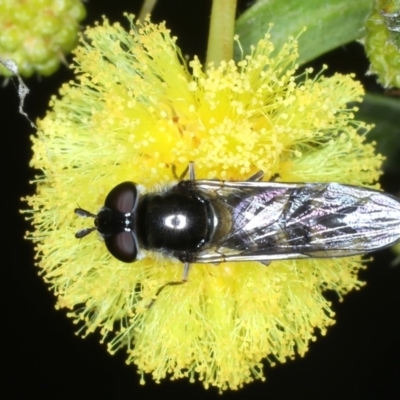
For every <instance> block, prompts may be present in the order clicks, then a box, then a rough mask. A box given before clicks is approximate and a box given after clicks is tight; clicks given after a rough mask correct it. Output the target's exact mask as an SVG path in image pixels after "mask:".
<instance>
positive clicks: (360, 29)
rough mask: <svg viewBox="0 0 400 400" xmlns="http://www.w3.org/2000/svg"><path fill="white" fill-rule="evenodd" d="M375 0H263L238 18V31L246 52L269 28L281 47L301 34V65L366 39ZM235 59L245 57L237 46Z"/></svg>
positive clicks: (277, 45) (277, 44)
mask: <svg viewBox="0 0 400 400" xmlns="http://www.w3.org/2000/svg"><path fill="white" fill-rule="evenodd" d="M372 5H373V0H259V1H258V2H256V3H255V4H254V5H253V6H252V7H250V8H249V9H248V10H247V11H246V12H245V13H244V14H242V15H241V16H240V17H239V19H238V20H237V21H236V33H237V34H238V35H239V37H240V43H241V45H242V47H243V50H244V52H245V54H248V53H249V51H250V46H251V45H255V44H256V43H257V42H258V41H259V40H260V39H261V38H263V37H264V35H265V33H266V32H267V31H268V29H269V24H270V23H273V28H272V30H271V34H272V40H273V42H274V44H275V47H276V48H277V49H279V48H281V47H282V45H283V44H284V43H285V42H286V41H287V38H288V36H295V37H296V36H298V34H299V33H300V32H301V31H302V29H303V28H304V27H307V30H306V32H304V33H303V34H302V35H301V36H300V39H299V46H300V59H299V64H304V63H306V62H308V61H310V60H313V59H314V58H316V57H318V56H320V55H321V54H324V53H326V52H328V51H330V50H332V49H334V48H336V47H338V46H342V45H344V44H346V43H349V42H352V41H353V40H356V39H359V38H362V37H363V36H364V34H365V31H364V23H365V20H366V19H367V17H368V15H369V14H370V12H371V10H372ZM236 50H237V51H236V54H235V58H236V59H237V60H238V59H240V58H241V54H240V53H239V50H238V49H236Z"/></svg>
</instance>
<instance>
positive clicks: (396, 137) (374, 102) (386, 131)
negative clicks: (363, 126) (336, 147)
mask: <svg viewBox="0 0 400 400" xmlns="http://www.w3.org/2000/svg"><path fill="white" fill-rule="evenodd" d="M356 119H359V120H362V121H365V122H368V123H373V124H375V128H374V129H373V130H372V131H371V132H370V133H369V135H368V139H370V140H374V141H376V142H377V146H376V148H377V151H378V152H379V153H381V154H383V155H384V156H385V157H386V161H385V163H384V165H383V168H384V170H385V172H398V171H399V169H400V99H398V98H395V97H389V96H383V95H378V94H367V95H366V96H365V98H364V101H363V103H362V104H361V105H360V106H359V111H358V112H357V115H356Z"/></svg>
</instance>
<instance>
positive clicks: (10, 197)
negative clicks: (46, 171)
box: [0, 0, 400, 399]
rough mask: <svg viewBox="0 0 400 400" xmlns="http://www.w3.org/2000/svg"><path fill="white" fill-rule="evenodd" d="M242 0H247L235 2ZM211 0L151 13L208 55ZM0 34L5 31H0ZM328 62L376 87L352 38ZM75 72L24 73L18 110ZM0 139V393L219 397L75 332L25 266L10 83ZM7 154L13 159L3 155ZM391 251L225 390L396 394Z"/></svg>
mask: <svg viewBox="0 0 400 400" xmlns="http://www.w3.org/2000/svg"><path fill="white" fill-rule="evenodd" d="M140 3H141V2H140V1H138V0H130V1H123V0H113V1H111V2H110V1H105V0H97V1H90V2H87V3H86V7H87V11H88V17H87V18H86V20H85V21H83V24H85V25H86V24H92V23H93V22H94V21H96V20H100V17H101V15H103V14H105V15H107V16H108V18H109V19H110V20H111V21H117V20H119V21H123V17H122V12H123V11H129V12H134V13H137V12H138V9H139V6H140ZM239 3H240V4H239V6H240V10H244V9H245V8H246V7H247V6H248V3H247V2H245V1H240V2H239ZM210 6H211V1H210V0H207V1H205V0H198V1H184V0H176V1H172V0H159V5H158V6H157V8H156V10H155V12H154V14H153V20H154V21H156V22H157V21H161V20H164V19H165V20H166V21H167V25H168V27H169V28H170V29H171V30H172V32H173V34H174V35H177V36H178V37H179V41H178V44H179V45H180V47H181V48H182V49H183V53H184V54H187V55H189V56H193V55H194V54H197V55H199V56H200V57H203V56H204V53H205V48H206V41H207V29H208V21H209V10H210ZM0 34H1V33H0ZM324 62H326V63H328V64H329V66H330V70H331V71H334V70H336V71H341V72H351V71H354V72H356V73H357V77H358V79H360V80H362V81H363V82H364V83H365V84H366V86H367V87H368V89H369V90H372V91H377V90H379V86H378V85H376V84H375V80H374V78H371V77H370V78H368V79H365V72H366V70H367V68H368V63H367V61H366V60H365V57H364V53H363V49H362V47H361V46H360V45H359V44H351V45H347V46H344V47H342V48H341V49H338V50H337V51H335V52H334V53H331V54H329V55H328V56H326V57H324V58H323V59H321V60H317V61H316V62H315V63H314V65H316V66H317V68H318V66H320V65H322V63H324ZM71 77H72V76H71V74H70V72H69V71H68V70H67V69H66V68H65V67H62V68H61V69H60V70H59V71H58V72H57V73H56V74H55V75H53V76H51V77H49V78H40V77H32V78H31V79H28V80H26V83H27V85H28V86H29V87H30V90H31V93H30V94H29V96H28V98H27V101H26V107H25V109H26V111H27V112H28V114H29V115H30V117H31V119H33V120H36V119H37V118H38V117H43V116H44V115H45V111H46V107H47V104H48V102H49V99H50V96H51V95H52V94H55V93H57V90H58V88H59V86H60V84H61V83H62V82H65V81H67V80H68V79H70V78H71ZM0 105H1V107H0V115H1V125H0V126H1V127H0V132H1V139H2V146H1V150H2V154H3V156H2V158H1V160H2V181H3V190H2V196H1V197H2V199H3V201H5V204H4V203H2V204H3V206H2V210H1V211H2V213H1V222H2V247H1V249H2V254H3V257H2V265H1V267H0V273H1V275H0V277H1V278H0V284H1V289H0V293H1V301H0V306H1V310H0V317H1V319H2V320H1V341H0V351H1V358H0V360H1V361H0V362H1V365H2V372H1V373H0V383H1V384H0V395H2V397H3V395H5V396H4V397H3V398H7V399H17V398H18V399H21V398H23V399H30V398H33V397H36V398H40V399H81V398H82V399H95V398H96V399H98V398H100V399H109V398H110V399H111V398H136V399H148V398H153V397H157V398H164V397H171V398H176V399H183V398H194V397H199V398H200V397H201V398H203V397H204V398H220V395H218V391H217V390H216V389H209V390H207V391H206V390H205V389H204V388H203V386H202V385H201V384H199V383H196V384H189V383H188V382H187V381H186V380H181V381H177V382H171V381H168V380H165V381H164V382H163V383H162V384H159V385H157V384H154V383H153V382H152V380H151V378H150V377H148V378H147V381H148V383H147V384H146V385H145V386H140V385H139V383H138V382H139V376H138V375H137V373H136V367H135V366H127V365H126V364H125V354H124V353H123V352H120V353H118V354H117V355H116V356H111V355H109V354H108V353H107V351H106V348H105V346H104V345H101V344H99V338H100V337H99V335H97V334H93V335H91V336H90V337H89V338H86V339H85V340H82V339H81V338H79V337H77V336H76V335H75V333H74V332H75V331H76V326H75V325H73V324H72V321H71V320H69V319H68V318H67V317H66V315H65V312H64V311H55V309H54V303H55V299H54V297H53V295H52V294H51V293H50V292H49V291H48V290H47V288H46V286H45V284H44V283H43V282H42V280H41V278H40V277H38V276H37V269H36V268H35V267H34V266H33V251H32V244H31V243H29V242H26V241H24V240H23V234H24V232H25V231H26V230H27V229H28V224H27V223H26V222H25V221H24V220H23V218H22V216H21V215H20V214H19V212H18V210H19V209H20V208H22V207H23V205H22V203H21V201H20V198H21V196H24V195H26V194H31V193H32V192H33V187H32V186H31V185H30V184H29V180H30V179H32V177H33V173H32V171H31V170H30V169H29V166H28V163H29V159H30V157H31V150H30V141H29V135H30V134H31V133H32V129H31V128H30V126H29V124H28V122H27V121H26V120H25V119H24V118H23V117H22V116H21V115H19V114H18V98H17V94H16V90H15V88H14V86H13V85H12V84H8V85H7V86H5V87H2V88H0ZM10 158H11V159H10ZM398 178H399V174H397V175H396V176H395V175H392V176H385V177H384V178H383V181H382V183H383V185H384V187H385V188H386V190H389V191H392V192H394V191H395V190H398V189H399V186H400V185H399V179H398ZM392 259H393V255H392V253H390V251H383V252H380V253H378V254H376V255H375V261H374V262H373V263H372V264H370V265H369V266H368V270H367V271H365V272H363V274H362V277H363V279H364V280H366V281H367V282H368V284H367V286H366V287H365V288H363V289H362V290H361V291H359V292H353V293H351V294H349V295H348V296H346V298H345V302H344V303H339V302H338V301H337V299H336V298H334V297H332V299H333V301H334V309H335V311H336V312H337V323H336V325H335V326H334V327H332V328H331V329H330V330H329V331H328V335H327V336H326V337H320V338H319V340H318V341H317V342H316V343H313V344H311V349H310V351H309V353H308V354H307V355H306V356H305V357H304V358H297V359H296V360H295V361H288V362H287V363H286V364H282V365H278V366H276V367H274V368H271V367H270V366H268V365H266V366H265V374H266V375H267V379H268V380H267V382H256V383H253V384H250V385H247V386H245V388H244V389H242V390H240V391H237V392H226V393H225V394H224V395H223V396H224V398H235V399H244V398H251V399H321V398H323V399H337V398H340V399H399V398H400V378H399V372H400V345H399V337H400V323H399V307H400V289H399V287H400V269H399V267H396V268H393V267H390V266H389V263H390V261H391V260H392Z"/></svg>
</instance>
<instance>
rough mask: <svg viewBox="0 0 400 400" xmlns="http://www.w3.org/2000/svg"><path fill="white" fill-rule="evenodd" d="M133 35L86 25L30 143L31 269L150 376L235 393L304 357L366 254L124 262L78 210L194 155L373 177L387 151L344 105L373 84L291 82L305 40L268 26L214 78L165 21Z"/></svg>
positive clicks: (253, 168) (320, 176)
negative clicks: (269, 369)
mask: <svg viewBox="0 0 400 400" xmlns="http://www.w3.org/2000/svg"><path fill="white" fill-rule="evenodd" d="M129 20H130V24H131V28H130V32H129V33H128V32H126V31H125V30H124V29H123V28H122V27H121V26H120V25H119V24H115V25H110V24H109V23H108V21H107V20H105V21H103V23H102V24H98V25H96V26H95V27H92V28H88V29H87V30H86V32H85V35H84V39H82V42H81V45H80V46H79V47H78V48H77V49H76V50H75V55H76V58H75V66H74V67H73V68H74V70H75V73H76V80H75V81H74V82H69V83H68V84H65V85H64V86H63V87H62V89H61V91H60V96H59V97H54V98H53V99H52V101H51V110H50V111H49V112H48V114H47V115H46V117H45V118H44V119H43V120H41V121H39V122H38V127H39V132H38V136H37V137H33V142H34V145H33V150H34V156H33V159H32V163H31V165H32V167H34V168H36V169H38V170H40V171H41V172H42V173H41V174H40V175H38V177H37V179H36V181H35V183H36V186H37V193H36V195H34V196H31V197H29V198H28V199H27V201H28V204H29V208H30V209H29V210H28V211H26V213H27V215H28V218H30V219H31V220H32V224H33V227H34V230H32V232H30V233H29V234H28V237H29V238H30V239H31V240H33V241H34V242H35V244H36V252H37V264H38V266H39V268H40V271H41V274H42V275H43V277H44V279H45V280H46V282H48V284H49V286H50V287H51V289H52V290H53V292H54V293H55V294H56V296H57V307H59V308H63V307H65V308H68V309H70V312H69V315H70V316H71V317H72V318H74V320H75V321H76V323H77V324H78V325H79V326H80V332H81V333H82V335H84V336H85V335H86V334H88V333H90V332H92V331H94V330H96V329H100V331H101V333H102V335H103V338H104V341H105V342H107V344H108V346H109V350H110V351H111V352H114V351H117V350H118V349H120V348H123V349H125V350H127V352H128V362H129V363H131V362H133V363H135V364H136V365H137V366H138V369H139V372H140V373H141V374H142V378H143V382H144V376H145V375H144V374H145V373H150V374H152V377H153V379H154V380H155V381H157V382H159V381H160V380H162V379H164V378H166V377H170V378H171V379H177V378H180V377H188V378H189V379H190V380H195V379H199V380H201V381H202V382H203V384H204V386H205V387H209V386H216V387H218V388H219V389H220V390H226V389H238V388H240V387H241V386H242V385H243V384H244V383H248V382H251V381H252V380H254V379H264V377H263V372H262V360H263V359H264V358H267V359H268V360H269V361H270V362H271V363H272V364H273V363H275V362H277V361H278V362H285V360H286V359H288V358H293V357H295V355H296V354H300V355H304V354H305V352H306V351H307V349H308V345H309V342H310V341H312V340H314V339H315V335H316V334H317V333H318V332H320V333H322V334H325V332H326V330H327V327H328V326H330V325H332V324H333V323H334V320H333V315H334V313H333V311H332V309H331V304H330V303H329V301H327V300H326V299H325V298H324V296H323V292H324V291H325V290H333V291H335V292H336V293H337V294H338V296H339V297H340V298H341V297H342V296H343V295H344V294H346V293H347V292H349V291H350V290H353V289H357V288H359V287H360V286H361V285H362V282H360V280H359V279H358V277H357V274H358V271H359V270H360V269H362V268H363V265H362V262H361V258H360V257H352V258H342V259H323V260H290V261H279V262H272V263H271V264H270V265H269V266H268V267H266V266H264V265H262V264H260V263H257V262H247V263H224V264H221V265H218V266H215V265H205V264H202V265H200V264H197V265H196V264H193V265H192V267H191V270H190V274H189V281H188V283H186V284H184V285H182V286H178V287H168V288H166V289H165V290H164V291H163V292H162V293H161V294H160V296H159V297H158V298H157V301H156V302H155V303H154V305H153V307H152V308H151V309H150V310H148V309H146V305H147V304H149V302H150V300H151V299H152V298H153V296H154V295H155V293H156V292H157V289H158V288H159V287H160V286H162V285H163V284H165V283H166V282H170V281H177V280H178V281H179V280H180V279H181V276H182V269H183V266H182V264H181V263H180V262H177V261H174V260H170V259H167V258H165V257H160V256H159V255H157V254H152V253H150V252H149V254H148V255H147V257H146V258H144V259H142V260H139V261H136V262H134V263H132V264H124V263H121V262H119V261H118V260H116V259H114V258H112V257H111V256H110V254H109V253H108V252H107V250H106V247H105V245H104V243H102V242H101V241H100V240H99V238H98V237H97V236H96V235H95V234H92V235H89V236H88V237H85V238H84V239H82V240H80V241H79V240H77V239H75V237H74V234H75V232H76V231H78V230H79V229H82V228H83V227H87V224H88V221H87V220H83V219H82V218H78V217H77V216H76V215H75V214H74V213H73V210H74V208H75V207H77V206H78V205H79V206H80V207H83V208H85V209H88V210H91V211H93V212H96V210H98V209H99V208H100V207H101V206H102V205H103V204H104V199H105V196H106V195H107V193H108V192H109V191H110V190H111V189H112V188H113V187H114V186H115V185H116V184H118V183H120V182H122V181H127V180H131V181H134V182H137V183H140V184H142V185H143V186H144V187H145V188H146V189H147V190H155V189H157V188H159V187H160V185H161V184H169V183H171V182H173V180H174V178H173V174H172V172H171V166H172V165H175V166H176V167H177V171H178V174H179V173H180V172H181V171H183V170H184V169H185V168H186V167H187V164H188V162H189V161H190V160H194V161H195V167H196V174H197V178H198V179H202V178H218V179H234V180H245V179H247V178H248V177H249V176H250V175H252V174H253V173H255V172H257V171H258V170H260V169H261V170H263V171H264V172H265V175H266V179H268V178H269V177H271V176H273V175H275V174H278V175H279V179H280V180H282V181H292V182H293V181H306V182H313V181H337V182H344V183H348V184H355V185H367V186H372V184H373V182H375V181H376V179H377V178H378V176H379V168H380V165H381V162H382V158H381V157H379V156H376V155H375V154H374V147H373V145H371V144H367V143H365V142H364V134H365V133H366V132H367V131H368V129H369V127H368V126H366V125H365V124H363V123H362V122H359V121H355V120H354V119H353V117H354V116H353V112H354V108H349V107H348V103H349V102H354V101H360V100H361V97H362V94H363V90H362V87H361V85H360V84H359V83H358V82H356V81H354V80H353V77H352V76H343V75H339V74H335V75H333V76H332V77H323V76H320V75H319V76H317V77H315V78H310V77H309V71H308V72H306V73H305V74H303V75H301V76H297V77H296V75H295V74H296V66H295V62H296V58H297V43H296V41H295V40H294V39H289V41H288V43H287V44H286V45H285V46H284V48H283V49H282V50H281V51H280V52H279V54H277V55H276V56H271V52H272V50H273V46H272V44H271V42H270V40H269V36H268V35H266V37H265V38H264V39H263V40H261V41H260V42H259V43H258V44H257V45H256V46H255V47H254V49H253V51H252V54H250V55H248V56H246V57H245V58H244V59H243V60H242V61H241V62H239V63H235V62H233V61H230V62H227V63H222V64H221V65H220V66H218V67H209V68H208V69H207V72H204V71H203V69H202V66H201V64H200V62H199V61H198V60H197V59H194V60H193V61H191V62H190V63H189V66H187V65H186V63H185V61H184V59H183V57H182V56H181V53H180V51H179V49H178V48H177V47H176V45H175V39H174V38H171V36H170V33H169V31H168V30H167V29H166V28H165V26H164V24H161V25H153V24H151V23H149V22H145V23H144V25H143V26H139V27H136V26H135V25H134V23H133V17H129Z"/></svg>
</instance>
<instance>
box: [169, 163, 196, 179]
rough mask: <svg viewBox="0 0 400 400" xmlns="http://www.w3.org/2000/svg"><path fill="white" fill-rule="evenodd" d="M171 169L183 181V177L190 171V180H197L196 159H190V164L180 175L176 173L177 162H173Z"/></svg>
mask: <svg viewBox="0 0 400 400" xmlns="http://www.w3.org/2000/svg"><path fill="white" fill-rule="evenodd" d="M171 170H172V175H173V176H174V178H175V179H176V180H178V181H183V178H184V177H185V176H186V175H187V173H188V172H189V180H191V181H195V180H196V178H195V173H194V161H190V162H189V164H188V166H187V167H186V168H185V169H184V170H183V172H182V173H181V174H180V175H178V174H177V173H176V165H175V164H171Z"/></svg>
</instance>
